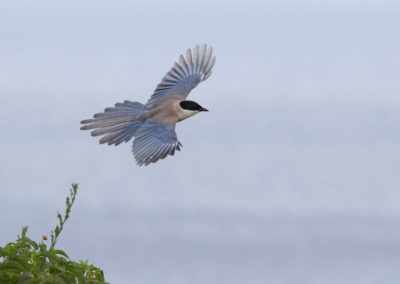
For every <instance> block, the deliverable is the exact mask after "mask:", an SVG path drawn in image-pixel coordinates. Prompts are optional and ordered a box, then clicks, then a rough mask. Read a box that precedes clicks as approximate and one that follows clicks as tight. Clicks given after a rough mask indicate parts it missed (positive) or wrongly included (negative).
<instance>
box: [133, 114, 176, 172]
mask: <svg viewBox="0 0 400 284" xmlns="http://www.w3.org/2000/svg"><path fill="white" fill-rule="evenodd" d="M180 146H182V144H181V143H180V142H179V141H178V137H177V136H176V133H175V123H170V124H161V123H158V122H154V121H152V120H151V119H149V120H147V121H146V122H145V123H144V124H143V125H142V126H141V127H140V128H139V129H138V130H137V131H136V132H135V140H134V141H133V145H132V152H133V155H134V156H135V159H136V162H137V164H138V165H139V166H141V165H145V166H147V165H148V164H150V163H155V162H157V161H158V160H159V159H164V158H165V157H167V156H168V155H174V153H175V150H178V151H179V150H180Z"/></svg>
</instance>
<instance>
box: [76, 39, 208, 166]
mask: <svg viewBox="0 0 400 284" xmlns="http://www.w3.org/2000/svg"><path fill="white" fill-rule="evenodd" d="M214 63H215V56H212V47H207V45H205V44H204V45H203V46H202V47H201V48H200V47H199V46H198V45H197V46H195V47H194V48H193V51H192V50H191V49H188V50H187V52H186V58H185V57H184V56H183V55H181V56H180V57H179V60H178V62H175V64H174V66H173V67H172V68H171V69H170V70H169V71H168V73H167V74H166V75H165V76H164V78H163V79H162V81H161V82H160V83H159V84H158V86H157V88H156V90H155V91H154V93H153V95H152V96H151V97H150V99H149V100H148V101H147V103H146V104H145V105H143V104H141V103H139V102H131V101H128V100H127V101H124V102H123V103H116V104H115V106H114V107H108V108H106V109H105V110H104V112H101V113H96V114H95V115H93V118H91V119H86V120H82V121H81V124H84V126H82V127H81V130H92V132H91V135H92V136H102V138H101V139H100V144H104V143H107V144H108V145H115V146H117V145H119V144H121V143H122V142H128V141H129V140H130V139H131V138H133V137H134V140H133V144H132V152H133V155H134V156H135V159H136V162H137V164H138V165H139V166H142V165H145V166H147V165H149V164H150V163H155V162H157V161H158V160H159V159H164V158H165V157H167V156H168V155H174V153H175V150H178V151H180V147H181V146H182V144H181V143H180V142H179V141H178V137H177V135H176V132H175V125H176V123H177V122H180V121H182V120H184V119H186V118H189V117H191V116H193V115H195V114H197V113H199V112H202V111H208V110H207V109H205V108H203V107H202V106H200V105H199V104H198V103H196V102H194V101H189V100H186V98H187V96H188V95H189V93H190V91H191V90H192V89H193V88H195V87H196V86H197V85H198V84H199V83H200V82H202V81H204V80H206V79H207V78H208V77H209V76H210V75H211V69H212V68H213V66H214Z"/></svg>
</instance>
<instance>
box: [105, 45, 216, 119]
mask: <svg viewBox="0 0 400 284" xmlns="http://www.w3.org/2000/svg"><path fill="white" fill-rule="evenodd" d="M212 51H213V50H212V47H207V45H205V44H204V45H203V46H202V47H201V48H200V46H199V45H196V46H195V47H194V48H193V52H192V50H191V49H188V50H187V51H186V58H185V57H184V56H183V55H181V56H179V59H178V62H175V63H174V66H173V67H172V68H171V69H170V71H168V73H167V74H166V75H165V76H164V78H163V79H162V80H161V82H160V83H159V84H158V86H157V88H156V89H155V91H154V93H153V95H152V96H151V97H150V99H149V100H148V102H147V103H146V108H147V109H152V108H155V107H157V106H158V102H159V101H160V100H162V99H164V98H165V97H166V96H168V95H172V94H175V95H180V96H182V98H183V99H185V98H186V97H187V96H188V95H189V93H190V91H191V90H192V89H193V88H195V87H196V86H197V85H198V84H199V83H200V82H202V81H204V80H206V79H207V78H208V77H209V76H210V75H211V69H212V68H213V66H214V63H215V56H212ZM110 111H112V110H110Z"/></svg>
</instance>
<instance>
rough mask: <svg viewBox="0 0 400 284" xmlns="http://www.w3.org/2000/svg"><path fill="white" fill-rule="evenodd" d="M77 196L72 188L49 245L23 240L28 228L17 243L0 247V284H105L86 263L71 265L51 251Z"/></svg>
mask: <svg viewBox="0 0 400 284" xmlns="http://www.w3.org/2000/svg"><path fill="white" fill-rule="evenodd" d="M77 193H78V185H77V184H72V187H71V189H70V195H69V196H67V198H66V201H65V203H66V205H67V208H66V210H65V214H64V216H62V215H61V214H60V213H58V212H57V218H58V221H59V224H58V225H57V226H56V228H55V229H54V231H52V232H51V243H50V244H49V245H47V244H46V241H48V238H47V236H45V235H44V236H43V238H42V241H41V242H40V243H37V242H35V241H33V240H32V239H30V238H29V237H27V232H28V227H23V228H22V233H21V236H18V239H17V241H15V242H10V243H8V244H7V245H5V247H0V284H3V283H7V284H8V283H10V284H11V283H18V284H19V283H25V284H36V283H38V284H39V283H40V284H42V283H43V284H53V283H57V284H59V283H66V284H71V283H78V284H80V283H90V284H95V283H106V282H104V275H103V271H102V270H101V269H99V268H97V267H95V266H94V265H93V264H88V261H87V260H86V261H82V260H79V261H78V262H75V261H72V260H70V259H69V257H68V255H67V254H66V253H65V252H64V251H62V250H59V249H55V245H56V243H57V240H58V237H59V236H60V233H61V232H62V230H63V228H64V224H65V222H66V221H67V219H68V218H69V214H70V212H71V207H72V205H73V204H74V202H75V197H76V195H77Z"/></svg>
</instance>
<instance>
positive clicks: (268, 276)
mask: <svg viewBox="0 0 400 284" xmlns="http://www.w3.org/2000/svg"><path fill="white" fill-rule="evenodd" d="M399 30H400V2H398V1H378V0H377V1H361V0H360V1H356V0H354V1H312V0H307V1H277V0H276V1H252V0H249V1H243V2H234V1H219V2H216V1H211V0H205V1H199V2H189V1H183V0H182V1H177V0H172V1H158V2H154V1H140V2H134V1H122V0H121V1H4V0H3V1H1V2H0V133H1V134H0V135H1V136H0V137H1V139H0V168H1V171H0V183H1V189H0V204H1V205H0V216H1V217H0V225H1V226H0V227H1V231H0V245H4V244H5V243H7V242H9V241H12V240H15V238H16V236H17V234H18V233H20V229H21V226H22V225H29V226H30V235H31V237H32V238H34V239H37V240H40V239H41V236H42V235H43V234H49V231H50V230H51V229H53V228H54V226H55V224H56V222H57V220H56V210H64V199H65V196H66V195H67V193H68V188H69V186H70V183H71V182H79V183H80V191H79V194H78V199H77V202H76V205H75V206H74V208H73V209H72V215H71V219H70V220H69V221H68V223H67V224H66V227H65V231H64V232H63V234H62V235H61V239H60V241H59V243H58V246H59V248H60V249H63V250H65V251H67V252H68V253H69V255H70V257H71V258H72V259H74V260H77V259H86V258H88V259H89V261H90V262H93V263H94V264H95V265H97V266H99V267H101V268H102V269H104V272H105V276H106V280H108V281H110V282H111V283H149V284H150V283H171V284H176V283H192V284H197V283H199V284H200V283H207V284H214V283H215V284H217V283H218V284H220V283H238V284H239V283H240V284H242V283H251V284H252V283H260V284H261V283H262V284H264V283H305V284H310V283H335V284H336V283H352V284H354V283H362V284H365V283H379V284H380V283H385V284H388V283H399V282H398V281H399V277H400V191H399V189H400V173H399V170H400V149H399V143H400V133H399V130H400V125H399V122H400V98H399V93H400V85H399V82H400V81H399V76H400V67H399V66H400V52H399V50H400V37H399ZM197 43H199V44H202V43H208V44H209V45H212V46H213V47H214V51H215V55H216V57H217V61H216V65H215V67H214V72H213V75H212V76H211V77H210V78H209V79H208V80H207V81H206V82H204V83H202V84H200V85H199V86H198V87H197V88H196V89H195V90H194V91H193V92H192V93H191V95H190V98H191V99H193V100H196V101H197V102H199V103H200V104H201V105H203V106H204V107H206V108H209V109H210V112H209V113H202V114H199V115H197V116H195V117H193V118H191V119H189V120H186V121H184V122H183V123H181V124H179V125H178V127H177V134H178V137H179V139H180V141H181V142H182V143H183V145H184V148H183V151H182V152H178V153H177V154H176V155H175V156H174V157H169V158H167V159H166V160H162V161H160V162H158V163H157V164H152V165H150V166H148V167H141V168H139V167H137V166H136V165H135V161H134V158H133V155H132V154H131V152H130V151H131V149H130V148H131V143H128V144H124V145H120V146H119V147H110V146H104V145H99V144H98V141H97V139H94V138H92V137H91V136H90V135H89V133H88V132H83V131H80V130H79V127H80V125H79V121H80V120H82V119H85V118H89V117H91V116H92V114H93V113H96V112H100V111H102V110H103V109H104V108H105V107H107V106H112V105H113V104H114V103H116V102H121V101H123V100H125V99H129V100H132V101H135V100H137V101H140V102H145V101H146V100H147V99H148V98H149V96H150V95H151V94H152V92H153V90H154V89H155V87H156V85H157V84H158V83H159V81H160V79H161V78H162V76H163V75H164V74H165V73H166V72H167V71H168V70H169V68H170V67H171V66H172V64H173V62H174V61H175V60H177V58H178V56H179V55H180V54H181V53H183V52H185V51H186V49H187V48H190V47H193V46H194V45H195V44H197Z"/></svg>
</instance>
